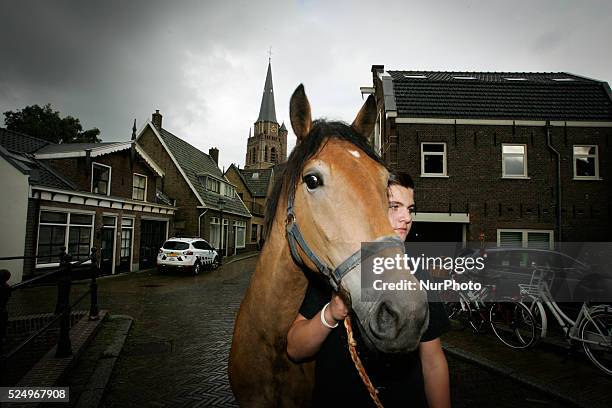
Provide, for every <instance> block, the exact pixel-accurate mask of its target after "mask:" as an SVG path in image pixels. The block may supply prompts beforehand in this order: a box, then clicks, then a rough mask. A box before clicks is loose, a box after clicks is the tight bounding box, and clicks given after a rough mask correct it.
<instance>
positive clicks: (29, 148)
mask: <svg viewBox="0 0 612 408" xmlns="http://www.w3.org/2000/svg"><path fill="white" fill-rule="evenodd" d="M50 144H52V143H51V142H48V141H46V140H42V139H38V138H36V137H32V136H28V135H26V134H24V133H20V132H15V131H13V130H8V129H4V128H0V145H2V146H4V148H5V149H6V150H8V151H10V152H13V153H34V152H35V151H37V150H39V149H41V148H42V147H44V146H47V145H50Z"/></svg>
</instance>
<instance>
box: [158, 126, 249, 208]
mask: <svg viewBox="0 0 612 408" xmlns="http://www.w3.org/2000/svg"><path fill="white" fill-rule="evenodd" d="M159 135H160V136H161V138H162V140H163V141H164V143H165V144H166V146H167V147H168V149H169V150H170V153H172V155H173V156H174V158H175V159H176V161H177V162H178V164H179V166H181V169H182V170H183V172H184V173H185V174H186V175H187V178H188V179H189V181H190V182H191V184H192V185H193V186H194V188H195V189H196V191H197V192H198V194H199V195H200V197H201V198H202V200H203V201H204V204H206V206H207V207H210V208H216V209H218V208H219V204H218V202H219V199H220V198H222V199H223V200H224V204H223V211H229V212H233V213H237V214H240V215H244V216H246V217H248V216H250V215H251V214H250V213H249V211H248V210H247V209H246V208H245V207H244V205H243V204H242V202H241V201H240V198H239V197H238V196H235V197H233V198H229V197H226V196H222V195H219V194H216V193H213V192H211V191H208V190H206V185H205V184H204V183H205V182H206V181H205V177H206V175H211V176H213V177H214V178H216V179H219V180H226V179H225V177H224V176H223V173H222V172H221V170H220V169H219V166H217V163H215V161H214V160H213V159H212V158H211V157H210V156H209V155H207V154H206V153H204V152H202V151H200V150H199V149H197V148H195V147H193V146H192V145H190V144H189V143H187V142H185V141H184V140H183V139H181V138H179V137H177V136H175V135H173V134H172V133H170V132H168V131H167V130H165V129H160V130H159Z"/></svg>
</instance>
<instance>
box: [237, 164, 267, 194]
mask: <svg viewBox="0 0 612 408" xmlns="http://www.w3.org/2000/svg"><path fill="white" fill-rule="evenodd" d="M240 173H241V175H242V178H243V179H244V182H245V184H246V185H247V187H248V188H249V190H250V191H251V193H252V194H253V196H255V197H265V196H266V194H267V193H268V185H269V184H270V180H271V178H272V177H271V176H272V168H271V167H270V168H269V169H261V170H254V169H249V170H240Z"/></svg>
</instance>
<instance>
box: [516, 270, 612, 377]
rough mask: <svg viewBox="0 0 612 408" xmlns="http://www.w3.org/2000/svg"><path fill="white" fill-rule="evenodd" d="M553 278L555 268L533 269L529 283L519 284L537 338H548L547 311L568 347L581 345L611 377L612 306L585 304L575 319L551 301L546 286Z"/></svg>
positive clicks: (551, 298)
mask: <svg viewBox="0 0 612 408" xmlns="http://www.w3.org/2000/svg"><path fill="white" fill-rule="evenodd" d="M554 279H555V270H554V269H552V268H538V267H534V268H533V273H532V276H531V281H530V282H529V284H519V288H520V292H521V296H522V298H523V299H524V300H525V301H526V302H528V303H529V305H530V311H531V312H532V314H533V315H534V318H535V319H536V325H537V328H538V335H539V337H540V338H544V337H546V335H547V330H548V318H547V314H546V309H548V310H549V311H550V313H552V315H553V317H554V318H555V320H556V321H557V322H558V323H559V325H560V326H561V329H563V332H564V333H565V339H566V340H567V342H568V343H569V344H570V345H571V344H574V343H575V342H579V343H582V347H583V349H584V352H585V354H586V355H587V357H588V358H589V359H590V360H591V362H593V364H595V366H596V367H598V368H599V369H600V370H602V371H603V372H605V373H606V374H608V375H612V307H611V306H610V305H605V304H600V305H594V306H589V302H587V301H584V302H583V303H582V306H581V307H580V311H579V312H578V317H576V319H575V320H574V319H572V318H570V317H569V316H567V314H565V313H564V312H563V310H561V308H560V307H559V305H558V304H557V302H556V301H555V300H554V299H553V296H552V294H551V292H550V286H549V284H550V283H552V282H553V281H554ZM544 306H546V308H544Z"/></svg>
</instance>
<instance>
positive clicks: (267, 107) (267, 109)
mask: <svg viewBox="0 0 612 408" xmlns="http://www.w3.org/2000/svg"><path fill="white" fill-rule="evenodd" d="M257 122H273V123H278V122H277V121H276V109H275V107H274V88H273V87H272V62H270V61H268V74H267V75H266V84H265V85H264V92H263V97H262V98H261V107H260V108H259V117H258V118H257Z"/></svg>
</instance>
